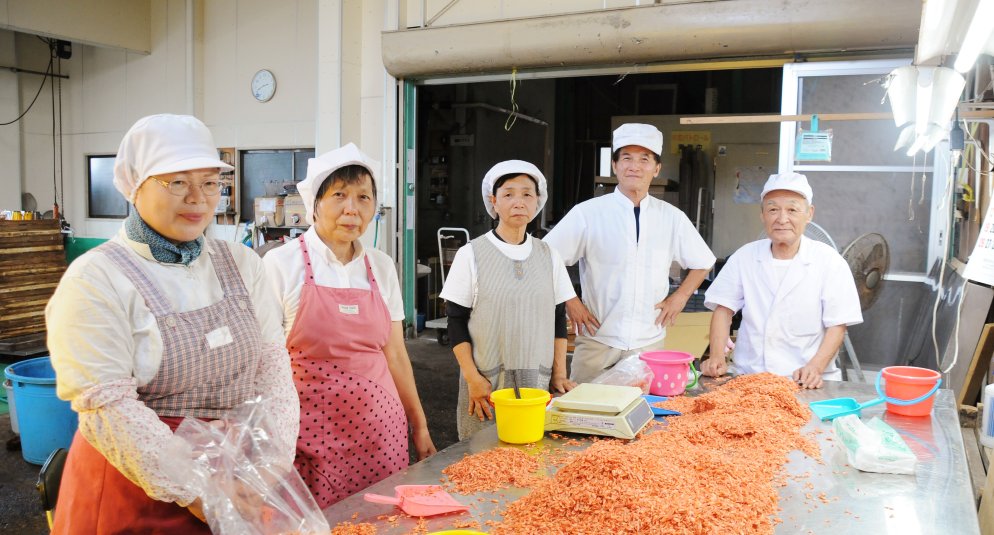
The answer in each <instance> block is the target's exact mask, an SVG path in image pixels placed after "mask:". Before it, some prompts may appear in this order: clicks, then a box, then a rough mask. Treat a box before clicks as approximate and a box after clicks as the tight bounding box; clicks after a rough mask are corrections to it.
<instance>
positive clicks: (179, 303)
mask: <svg viewBox="0 0 994 535" xmlns="http://www.w3.org/2000/svg"><path fill="white" fill-rule="evenodd" d="M111 241H113V242H115V243H118V244H121V245H123V246H124V247H125V249H127V250H128V252H130V253H133V254H134V255H135V256H136V257H139V258H140V260H139V263H140V264H141V266H142V268H144V269H145V270H146V271H147V273H148V275H149V278H150V279H151V280H152V282H153V283H154V284H155V285H156V286H158V287H159V289H160V290H161V291H162V295H163V296H165V297H166V299H168V300H169V304H170V305H172V307H173V310H175V311H176V312H187V311H190V310H198V309H201V308H205V307H208V306H210V305H213V304H214V303H217V302H218V301H220V300H221V299H222V298H223V297H224V292H223V291H222V289H221V283H220V281H218V279H217V274H216V273H215V272H214V264H213V263H212V262H211V259H210V254H208V253H209V252H210V250H211V247H212V244H211V241H210V240H207V241H205V242H204V250H203V252H202V253H201V254H200V256H198V257H197V258H196V259H195V260H194V261H193V262H191V263H190V265H188V266H184V265H183V264H167V263H163V262H159V261H157V260H155V258H154V257H152V253H151V251H150V250H149V247H148V245H146V244H144V243H139V242H136V241H132V240H130V239H128V237H127V234H126V233H125V231H124V228H123V227H122V228H121V230H120V231H119V232H118V233H117V236H115V237H114V238H112V239H111ZM228 248H229V249H230V250H231V255H232V257H233V258H234V261H235V265H236V266H238V271H239V273H240V274H241V276H242V281H244V283H245V287H246V288H247V289H248V292H249V295H251V296H252V302H253V305H254V308H255V317H256V319H257V320H258V322H259V328H260V329H261V330H262V341H263V342H264V343H272V344H276V345H278V346H283V345H284V344H285V343H286V342H285V338H284V336H283V332H282V329H281V328H280V327H281V325H280V317H279V309H278V308H277V307H278V304H277V301H276V298H275V295H274V294H273V292H272V289H271V288H270V287H269V285H268V283H267V281H266V279H265V276H264V271H265V270H264V269H263V266H262V263H261V262H259V259H258V255H256V253H255V251H253V250H252V249H249V248H248V247H245V246H244V245H241V244H228ZM70 279H77V280H75V281H73V283H70V282H68V281H69V280H70ZM53 311H59V313H60V314H64V316H57V315H55V314H53ZM46 319H47V321H48V324H49V329H48V337H49V342H48V343H49V345H50V346H57V347H58V359H57V370H58V374H59V381H58V395H59V397H60V398H62V399H67V400H71V399H73V398H75V397H76V396H77V395H79V394H80V393H82V392H83V391H85V390H87V389H88V388H90V387H92V386H95V385H97V384H101V383H106V382H109V381H114V380H117V379H120V378H122V377H134V378H135V380H136V381H137V385H138V386H144V385H145V384H148V382H149V381H151V380H152V378H153V377H155V374H156V373H158V371H159V366H160V364H161V363H162V335H161V334H160V333H159V327H158V325H157V324H156V321H155V316H153V315H152V312H151V310H149V308H148V306H147V305H146V304H145V298H144V297H142V296H141V294H140V293H138V289H137V288H136V287H135V286H134V285H133V284H132V283H131V280H130V279H128V278H127V277H125V276H123V275H122V274H121V271H120V270H119V269H118V268H117V266H116V264H113V263H112V261H111V259H110V257H109V256H108V255H104V254H86V255H83V256H81V257H79V258H78V259H76V260H75V261H74V262H73V263H72V264H70V265H69V267H68V268H67V269H66V273H65V275H64V276H63V277H62V283H60V284H59V287H58V289H56V291H55V294H54V295H53V296H52V298H51V299H50V300H49V302H48V306H47V307H46ZM88 325H90V326H95V327H93V328H87V326H88ZM96 326H99V327H96ZM111 327H113V328H112V329H111ZM78 337H82V338H78ZM82 340H85V341H86V343H81V341H82ZM52 351H53V353H55V349H53V350H52Z"/></svg>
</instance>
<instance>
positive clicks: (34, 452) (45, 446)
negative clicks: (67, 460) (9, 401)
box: [4, 357, 78, 464]
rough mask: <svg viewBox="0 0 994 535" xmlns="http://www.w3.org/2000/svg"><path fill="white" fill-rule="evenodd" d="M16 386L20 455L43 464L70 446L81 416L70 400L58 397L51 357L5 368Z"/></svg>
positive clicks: (12, 383)
mask: <svg viewBox="0 0 994 535" xmlns="http://www.w3.org/2000/svg"><path fill="white" fill-rule="evenodd" d="M4 374H5V375H6V376H7V379H10V383H11V386H13V395H14V400H15V402H16V403H17V426H18V428H19V430H20V432H21V455H22V456H23V457H24V460H25V461H27V462H29V463H32V464H44V463H45V459H48V456H49V455H50V454H51V453H52V452H53V451H55V450H56V449H58V448H68V447H69V445H70V444H71V443H72V437H73V435H74V434H75V433H76V426H77V423H78V418H77V416H76V413H75V412H73V410H72V408H71V407H70V405H69V402H68V401H62V400H61V399H59V398H57V397H56V396H55V370H53V369H52V363H51V361H50V360H49V358H48V357H38V358H34V359H29V360H24V361H21V362H16V363H14V364H11V365H10V366H7V369H6V370H5V371H4Z"/></svg>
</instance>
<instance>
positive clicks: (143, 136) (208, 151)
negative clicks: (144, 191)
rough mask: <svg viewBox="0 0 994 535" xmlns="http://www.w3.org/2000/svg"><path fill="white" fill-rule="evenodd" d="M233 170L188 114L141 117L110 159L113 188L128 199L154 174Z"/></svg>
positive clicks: (208, 131)
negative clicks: (114, 157)
mask: <svg viewBox="0 0 994 535" xmlns="http://www.w3.org/2000/svg"><path fill="white" fill-rule="evenodd" d="M210 168H218V169H221V170H229V169H234V167H231V166H230V165H228V164H226V163H224V162H223V161H221V159H220V158H218V155H217V146H216V145H214V137H213V136H211V131H210V130H208V129H207V126H206V125H205V124H204V123H202V122H201V121H200V119H197V118H196V117H193V116H190V115H172V114H169V113H163V114H159V115H149V116H148V117H142V118H141V119H138V121H137V122H136V123H135V124H134V125H133V126H132V127H131V129H130V130H128V132H127V133H126V134H124V139H122V140H121V146H120V147H119V148H118V149H117V158H116V159H115V160H114V187H116V188H117V191H120V192H121V195H124V198H125V199H128V202H130V203H134V202H135V193H136V192H137V191H138V188H139V187H140V186H141V185H142V183H143V182H145V180H146V179H147V178H148V177H150V176H154V175H162V174H166V173H177V172H179V171H191V170H193V169H210Z"/></svg>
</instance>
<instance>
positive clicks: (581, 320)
mask: <svg viewBox="0 0 994 535" xmlns="http://www.w3.org/2000/svg"><path fill="white" fill-rule="evenodd" d="M566 315H567V316H569V319H570V321H572V322H573V332H574V333H575V334H576V335H577V336H580V335H581V334H583V330H582V329H584V328H585V329H586V330H587V336H593V335H595V334H597V329H599V328H600V327H601V322H599V321H597V318H595V317H594V315H593V314H591V313H590V310H587V306H586V305H584V304H583V301H580V298H579V297H574V298H573V299H570V300H569V301H566Z"/></svg>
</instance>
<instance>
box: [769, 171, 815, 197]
mask: <svg viewBox="0 0 994 535" xmlns="http://www.w3.org/2000/svg"><path fill="white" fill-rule="evenodd" d="M778 189H783V190H787V191H793V192H794V193H798V194H800V195H801V196H802V197H804V199H805V200H806V201H808V204H811V199H812V198H814V192H812V191H811V186H810V185H809V184H808V177H806V176H804V175H802V174H800V173H780V174H778V175H770V178H769V180H767V181H766V185H765V186H763V194H762V195H760V198H761V199H765V198H766V194H767V193H769V192H771V191H775V190H778Z"/></svg>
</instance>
